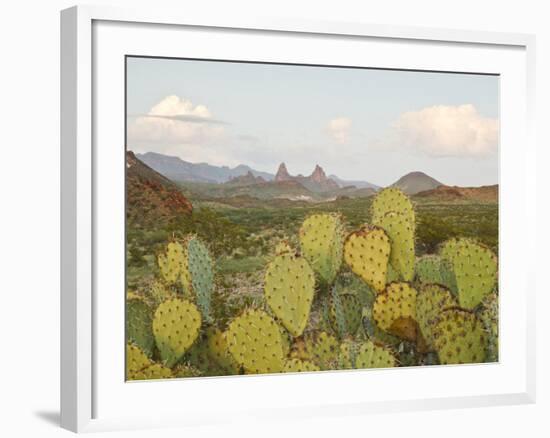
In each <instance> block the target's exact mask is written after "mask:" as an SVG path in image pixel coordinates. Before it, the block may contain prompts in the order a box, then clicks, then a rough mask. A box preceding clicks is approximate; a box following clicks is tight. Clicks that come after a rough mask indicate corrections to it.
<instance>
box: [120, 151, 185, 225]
mask: <svg viewBox="0 0 550 438" xmlns="http://www.w3.org/2000/svg"><path fill="white" fill-rule="evenodd" d="M192 210H193V207H192V205H191V202H189V200H188V199H187V198H186V197H185V196H183V194H182V193H181V191H180V190H179V188H178V187H177V186H176V185H175V184H174V183H173V182H172V181H170V180H169V179H168V178H166V177H164V176H162V175H161V174H160V173H158V172H156V171H155V170H153V169H151V168H150V167H149V166H147V165H146V164H144V163H143V162H141V161H140V160H139V159H138V158H137V157H136V156H135V154H134V153H133V152H132V151H127V152H126V218H127V221H128V222H129V223H130V224H132V225H133V226H139V225H140V224H143V225H145V224H150V223H152V222H159V221H160V222H168V221H170V220H172V219H174V218H175V217H177V216H179V215H183V214H186V215H187V214H191V212H192Z"/></svg>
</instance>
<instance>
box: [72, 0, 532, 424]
mask: <svg viewBox="0 0 550 438" xmlns="http://www.w3.org/2000/svg"><path fill="white" fill-rule="evenodd" d="M61 17H62V22H61V24H62V28H61V31H62V32H61V49H62V68H61V71H62V78H61V79H62V82H61V84H62V96H61V103H62V166H61V167H62V181H61V182H62V184H61V185H62V322H61V323H62V324H61V341H62V370H61V371H62V388H61V394H62V412H61V418H62V426H63V427H65V428H67V429H70V430H73V431H97V430H110V429H117V428H146V427H161V426H168V425H170V426H174V425H182V426H184V425H193V424H197V425H198V424H208V423H221V422H224V421H228V420H229V419H231V420H232V421H235V420H236V421H239V420H242V421H245V420H246V418H251V417H254V418H256V419H261V418H265V419H268V418H271V417H272V418H275V417H277V418H284V417H285V416H290V415H291V416H292V417H293V418H296V417H302V416H303V417H311V416H315V415H324V416H326V415H342V414H343V413H346V414H350V413H353V414H357V415H361V414H365V413H369V412H380V411H389V410H392V411H400V410H411V409H433V408H442V407H443V408H445V407H466V406H484V405H497V404H512V403H518V404H519V403H529V402H533V401H534V386H535V385H534V379H535V375H534V353H535V352H534V339H533V333H534V324H535V322H534V311H533V304H534V303H533V298H532V295H533V294H534V280H533V278H534V273H533V270H534V268H533V266H532V263H530V261H529V258H528V257H525V254H528V253H530V252H531V251H532V248H533V246H534V235H535V216H534V213H533V211H534V205H535V198H534V196H535V195H534V193H535V176H534V170H535V165H534V160H535V157H534V147H535V146H534V142H533V138H532V129H531V123H532V122H531V121H532V118H533V95H534V78H533V64H534V37H532V36H530V35H516V34H500V33H487V32H473V31H457V30H445V29H421V28H414V27H410V28H404V27H388V26H376V25H371V24H361V23H335V22H308V21H302V20H273V19H263V20H258V19H247V18H243V17H238V18H237V17H235V18H229V17H224V18H223V19H222V18H215V17H194V16H193V15H192V14H191V15H189V14H187V13H186V14H185V15H181V14H177V13H173V12H172V13H161V12H159V11H157V10H155V11H140V12H136V11H126V10H121V9H109V8H103V7H101V8H96V7H74V8H71V9H67V10H65V11H63V12H62V15H61ZM288 394H292V397H288Z"/></svg>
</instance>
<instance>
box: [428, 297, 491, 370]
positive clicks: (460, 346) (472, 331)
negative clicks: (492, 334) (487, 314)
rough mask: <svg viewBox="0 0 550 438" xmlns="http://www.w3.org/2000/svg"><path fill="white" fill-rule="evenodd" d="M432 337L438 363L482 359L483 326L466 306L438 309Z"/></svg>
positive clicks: (471, 361) (444, 363)
mask: <svg viewBox="0 0 550 438" xmlns="http://www.w3.org/2000/svg"><path fill="white" fill-rule="evenodd" d="M433 338H434V346H435V349H436V351H437V353H438V356H439V361H440V362H441V364H442V365H446V364H463V363H479V362H483V361H484V360H485V347H486V339H487V337H486V334H485V329H484V327H483V324H482V323H481V321H479V319H478V318H477V317H476V315H475V314H474V313H472V312H470V311H468V310H464V309H459V308H453V309H447V310H444V311H443V312H441V314H440V316H439V317H438V319H437V322H436V323H435V325H434V328H433Z"/></svg>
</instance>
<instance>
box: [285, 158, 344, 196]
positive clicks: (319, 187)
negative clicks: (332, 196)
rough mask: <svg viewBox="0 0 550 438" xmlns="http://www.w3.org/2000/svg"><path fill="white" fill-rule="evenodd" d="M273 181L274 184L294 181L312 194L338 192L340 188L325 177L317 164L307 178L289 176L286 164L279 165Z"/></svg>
mask: <svg viewBox="0 0 550 438" xmlns="http://www.w3.org/2000/svg"><path fill="white" fill-rule="evenodd" d="M275 181H276V182H284V181H296V182H298V183H300V184H301V185H303V186H304V187H305V188H306V189H308V190H310V191H312V192H314V193H322V192H330V191H334V190H338V189H339V188H340V186H338V184H337V183H336V181H334V180H332V179H330V178H328V177H327V175H326V174H325V171H324V170H323V168H322V167H321V166H319V165H318V164H317V165H315V169H313V172H312V173H311V175H309V176H303V175H296V176H292V175H290V173H288V170H287V168H286V164H285V163H281V164H280V165H279V169H278V170H277V173H276V174H275Z"/></svg>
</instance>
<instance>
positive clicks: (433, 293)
mask: <svg viewBox="0 0 550 438" xmlns="http://www.w3.org/2000/svg"><path fill="white" fill-rule="evenodd" d="M456 306H458V302H457V300H456V298H455V296H454V295H453V294H452V293H451V292H450V291H449V290H448V289H446V288H444V287H443V286H440V285H438V284H425V285H423V286H422V287H421V288H420V291H419V292H418V295H417V297H416V320H417V322H418V326H419V328H420V331H421V332H422V336H423V337H424V340H425V341H426V346H427V347H428V348H429V349H432V348H433V347H434V335H433V327H434V324H435V322H436V320H437V318H438V316H439V314H440V313H441V312H442V311H443V310H445V309H448V308H449V307H456Z"/></svg>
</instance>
